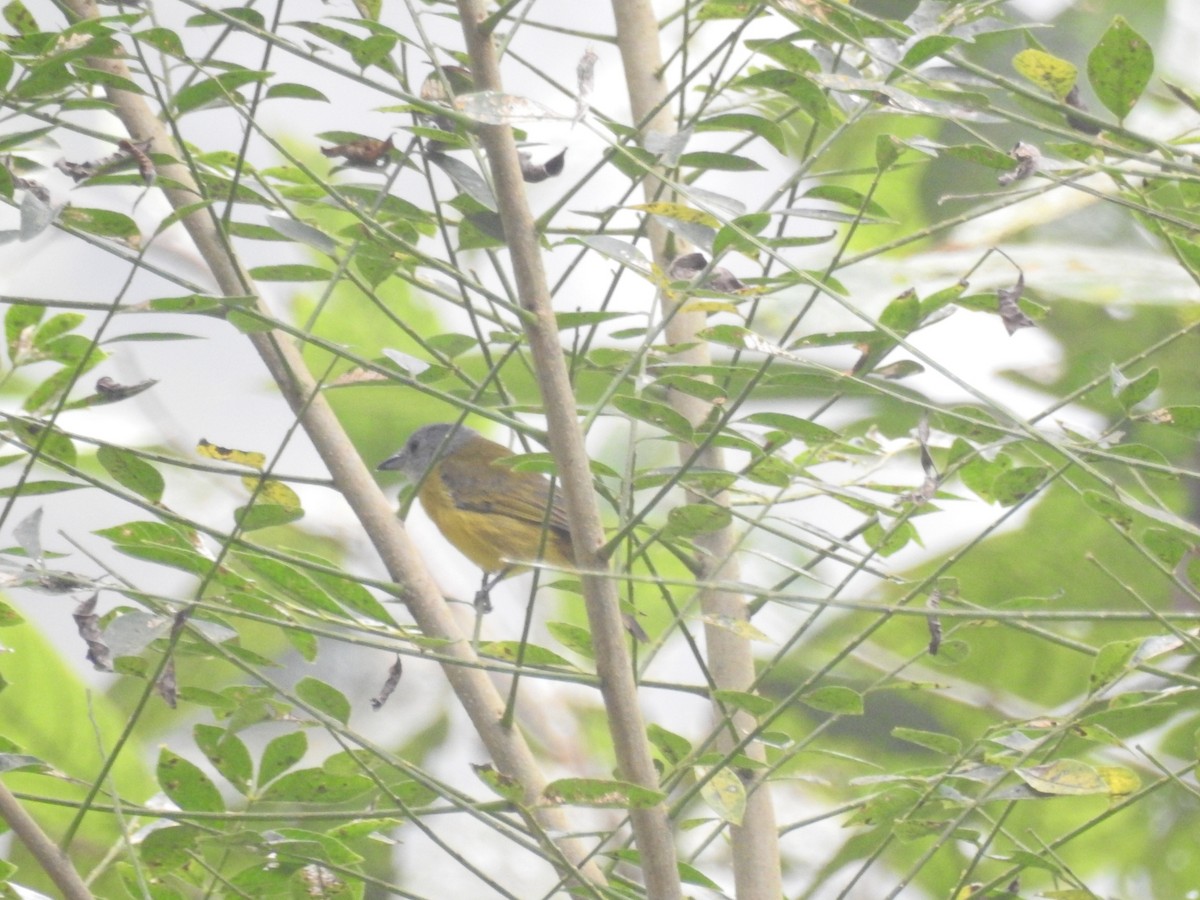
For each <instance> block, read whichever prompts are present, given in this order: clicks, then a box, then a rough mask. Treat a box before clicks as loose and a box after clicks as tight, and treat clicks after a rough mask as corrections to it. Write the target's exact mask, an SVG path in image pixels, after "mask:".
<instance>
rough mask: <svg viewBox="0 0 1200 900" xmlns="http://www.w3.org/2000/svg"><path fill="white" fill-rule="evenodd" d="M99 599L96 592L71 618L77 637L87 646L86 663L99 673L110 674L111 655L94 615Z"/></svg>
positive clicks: (96, 617)
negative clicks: (77, 633) (77, 632)
mask: <svg viewBox="0 0 1200 900" xmlns="http://www.w3.org/2000/svg"><path fill="white" fill-rule="evenodd" d="M99 597H100V592H99V591H97V592H96V593H94V594H92V596H90V597H88V598H87V599H86V600H84V601H82V602H81V603H80V604H79V605H78V606H77V607H75V612H73V613H72V614H71V618H73V619H74V620H75V628H76V629H77V630H78V631H79V636H80V637H81V638H83V640H84V643H86V644H87V648H88V652H87V661H88V662H90V663H91V664H92V666H93V667H95V668H96V669H98V670H99V671H101V672H111V671H112V670H113V667H112V654H111V653H110V652H109V649H108V644H106V643H105V642H104V635H103V633H102V632H101V631H100V617H99V616H97V615H96V600H97V599H98V598H99Z"/></svg>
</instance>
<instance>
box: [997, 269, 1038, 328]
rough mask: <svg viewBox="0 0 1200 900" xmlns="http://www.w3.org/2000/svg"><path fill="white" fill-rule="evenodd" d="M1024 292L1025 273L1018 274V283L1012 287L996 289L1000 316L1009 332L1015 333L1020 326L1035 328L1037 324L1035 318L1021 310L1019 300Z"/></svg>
mask: <svg viewBox="0 0 1200 900" xmlns="http://www.w3.org/2000/svg"><path fill="white" fill-rule="evenodd" d="M1024 292H1025V275H1024V274H1021V275H1018V276H1017V283H1016V284H1014V285H1013V286H1012V287H1008V288H1000V289H999V290H998V291H996V299H997V301H998V305H999V310H1000V318H1001V319H1003V320H1004V327H1005V328H1006V329H1007V330H1008V333H1009V334H1013V333H1014V332H1016V330H1017V329H1018V328H1033V327H1034V326H1035V325H1036V324H1037V323H1036V322H1034V321H1033V319H1031V318H1029V316H1027V315H1025V313H1023V312H1021V307H1020V305H1019V303H1018V301H1019V300H1020V299H1021V294H1023V293H1024Z"/></svg>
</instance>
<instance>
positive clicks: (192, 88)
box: [174, 69, 271, 115]
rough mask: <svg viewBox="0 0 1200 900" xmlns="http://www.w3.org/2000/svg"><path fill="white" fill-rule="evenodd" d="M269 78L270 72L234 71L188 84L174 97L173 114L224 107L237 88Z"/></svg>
mask: <svg viewBox="0 0 1200 900" xmlns="http://www.w3.org/2000/svg"><path fill="white" fill-rule="evenodd" d="M270 77H271V73H270V72H255V71H253V70H251V69H234V70H232V71H229V72H222V73H221V74H220V75H215V76H213V77H212V78H206V79H205V80H203V81H198V82H196V83H195V84H189V85H187V86H186V87H184V88H182V89H180V91H179V93H177V94H176V95H175V98H174V105H175V112H176V114H178V115H183V114H184V113H188V112H191V111H192V110H195V109H199V108H200V107H202V106H208V105H210V104H212V105H215V106H224V105H226V104H227V103H229V99H230V95H233V93H234V91H236V89H237V88H239V87H242V86H243V85H247V84H252V83H253V82H256V81H266V80H267V79H268V78H270Z"/></svg>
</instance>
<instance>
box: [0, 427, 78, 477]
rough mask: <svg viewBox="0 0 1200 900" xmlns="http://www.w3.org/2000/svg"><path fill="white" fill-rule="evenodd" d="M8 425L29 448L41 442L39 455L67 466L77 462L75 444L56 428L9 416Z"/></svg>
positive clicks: (31, 448)
mask: <svg viewBox="0 0 1200 900" xmlns="http://www.w3.org/2000/svg"><path fill="white" fill-rule="evenodd" d="M8 425H9V427H10V428H12V430H13V434H14V435H15V436H16V437H17V438H19V439H20V440H21V441H22V442H23V443H25V444H26V445H28V447H29V448H30V450H33V448H35V447H37V446H38V443H39V442H40V443H41V451H40V452H41V455H42V456H47V457H50V458H51V459H57V460H59V461H60V462H64V463H66V464H67V465H69V466H74V465H75V463H76V462H78V456H79V455H78V453H77V452H76V451H75V444H74V443H72V441H71V439H70V438H69V437H67V436H66V435H65V434H63V433H62V432H61V431H59V430H58V429H57V428H51V427H50V426H47V425H37V424H34V423H32V422H29V421H27V420H23V419H16V418H12V417H9V418H8Z"/></svg>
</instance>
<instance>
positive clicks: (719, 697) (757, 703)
mask: <svg viewBox="0 0 1200 900" xmlns="http://www.w3.org/2000/svg"><path fill="white" fill-rule="evenodd" d="M712 696H713V699H714V700H716V701H717V702H718V703H727V704H729V705H730V706H734V707H737V708H738V709H742V710H745V711H746V712H748V713H750V715H752V716H765V715H768V714H769V713H771V712H772V711H773V710H774V709H775V701H774V700H772V699H771V698H770V697H763V696H762V695H760V694H751V693H749V692H748V691H734V690H719V691H713V693H712Z"/></svg>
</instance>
